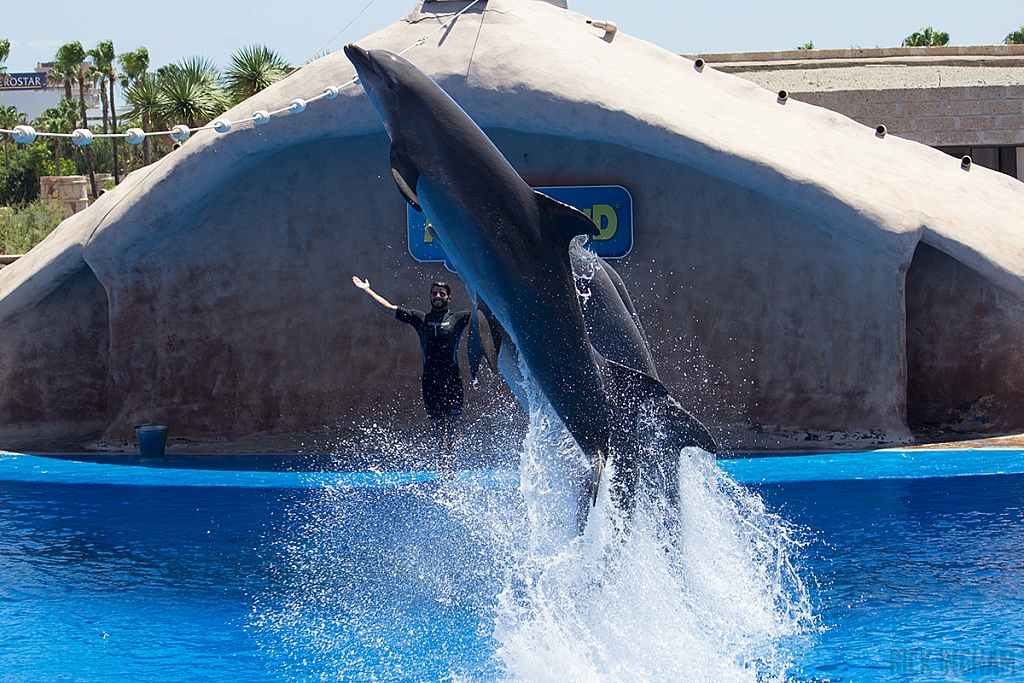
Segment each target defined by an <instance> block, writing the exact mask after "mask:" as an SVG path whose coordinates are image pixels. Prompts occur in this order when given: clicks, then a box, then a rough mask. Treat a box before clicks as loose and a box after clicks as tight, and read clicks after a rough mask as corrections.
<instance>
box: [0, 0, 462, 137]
mask: <svg viewBox="0 0 1024 683" xmlns="http://www.w3.org/2000/svg"><path fill="white" fill-rule="evenodd" d="M374 1H375V0H370V3H369V4H367V5H366V7H364V8H363V12H365V11H366V10H367V9H368V8H369V7H370V5H372V4H373V3H374ZM479 2H480V0H473V2H471V3H469V4H468V5H466V6H465V7H463V8H462V9H461V10H459V11H458V12H456V13H455V14H453V15H452V16H451V18H449V19H448V20H447V21H446V22H444V23H443V24H441V25H440V26H438V27H437V28H435V29H434V30H433V31H431V32H430V33H428V34H427V35H425V36H423V37H422V38H420V39H419V40H417V41H416V42H415V43H413V44H412V45H410V46H409V47H407V48H405V49H404V50H402V51H401V52H399V53H398V54H399V55H404V54H405V53H406V52H409V51H410V50H412V49H413V48H417V47H419V46H421V45H425V44H426V42H427V40H428V39H429V38H430V37H431V36H433V35H434V34H435V33H437V32H438V31H443V30H444V29H446V28H448V27H449V26H451V24H452V23H453V22H454V21H455V20H456V19H458V18H459V17H460V16H462V15H463V14H465V13H466V12H468V11H469V10H470V9H471V8H472V7H473V6H474V5H476V4H477V3H479ZM363 12H360V13H359V14H362V13H363ZM358 18H359V15H356V18H355V19H358ZM355 19H353V20H352V22H354V21H355ZM352 22H350V23H349V26H351V24H352ZM345 28H348V26H346V27H345ZM344 31H345V29H342V30H341V32H339V33H338V35H339V36H340V35H341V33H344ZM337 37H338V36H335V37H334V38H332V39H331V41H330V42H334V40H336V39H337ZM330 42H329V43H328V45H330ZM324 47H326V45H325V46H324ZM322 49H323V48H321V50H322ZM358 82H359V78H358V77H357V76H353V77H352V78H351V79H350V80H349V81H346V82H345V83H342V84H341V85H336V86H335V85H329V86H327V87H326V88H324V91H323V92H322V93H320V94H319V95H315V96H313V97H310V98H308V99H302V98H298V97H297V98H295V99H294V100H292V101H291V102H289V103H288V104H287V105H285V106H284V107H281V108H280V109H274V110H273V111H267V110H266V109H261V110H259V111H257V112H254V113H253V115H252V116H249V117H247V118H244V119H239V120H237V121H229V120H227V119H225V118H217V119H214V120H213V121H210V122H209V123H207V124H206V125H205V126H197V127H194V128H190V127H188V126H186V125H183V124H179V125H177V126H174V127H173V128H171V130H159V131H150V132H148V133H146V132H144V131H143V130H142V129H141V128H129V129H128V130H127V131H125V132H124V133H93V132H92V131H91V130H88V129H87V128H77V129H75V130H74V131H73V132H71V133H47V132H45V131H37V130H36V129H35V128H33V127H32V126H28V125H20V126H15V127H14V128H12V129H7V128H0V135H3V134H7V135H10V136H11V137H12V138H14V141H15V142H17V143H19V144H25V145H27V144H29V143H30V142H32V141H33V140H35V139H36V138H37V137H44V138H70V139H71V141H72V142H73V143H74V144H76V145H78V146H79V147H82V146H85V145H88V144H89V143H90V142H92V141H93V140H95V139H98V138H120V139H122V140H124V141H125V142H127V143H128V144H130V145H138V144H140V143H141V142H142V141H143V140H145V139H146V138H147V137H156V136H159V135H169V136H170V137H171V138H172V139H174V140H177V141H179V142H181V141H183V140H186V139H188V138H189V137H190V136H191V135H192V134H193V133H199V132H202V131H204V130H213V131H216V132H218V133H227V132H228V131H230V130H231V128H232V127H233V126H236V125H238V124H240V123H248V122H250V121H252V122H254V123H255V124H256V125H262V124H264V123H267V122H268V121H269V120H270V119H271V118H272V117H274V116H277V115H279V114H285V113H289V114H301V113H302V112H303V111H305V110H306V106H307V105H309V104H310V103H312V102H316V101H317V100H322V99H326V100H333V99H334V98H336V97H337V96H338V92H339V91H340V90H342V89H344V88H347V87H349V86H350V85H355V84H356V83H358Z"/></svg>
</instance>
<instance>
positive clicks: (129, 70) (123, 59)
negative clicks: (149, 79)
mask: <svg viewBox="0 0 1024 683" xmlns="http://www.w3.org/2000/svg"><path fill="white" fill-rule="evenodd" d="M117 61H118V63H119V64H120V65H121V75H120V76H119V78H118V80H119V81H120V83H121V87H122V88H129V87H131V86H132V85H133V84H134V83H135V82H136V81H139V80H143V81H144V80H146V75H147V73H148V71H149V50H147V49H146V48H144V47H139V48H136V49H135V50H132V51H131V52H125V53H123V54H120V55H118V56H117Z"/></svg>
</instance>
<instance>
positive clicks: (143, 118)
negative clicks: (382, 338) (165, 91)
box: [124, 76, 166, 166]
mask: <svg viewBox="0 0 1024 683" xmlns="http://www.w3.org/2000/svg"><path fill="white" fill-rule="evenodd" d="M124 99H125V101H126V102H127V103H128V104H130V105H131V107H132V110H131V111H130V112H129V113H128V117H129V118H131V119H138V120H139V122H140V127H141V128H142V130H144V131H145V132H147V133H149V132H151V131H152V130H153V123H154V122H156V123H158V124H159V123H162V122H163V119H164V111H165V109H166V107H165V105H164V100H163V98H162V97H161V95H160V87H159V86H158V85H157V83H156V81H155V79H154V80H151V79H149V78H146V77H144V76H141V77H137V78H135V80H134V81H133V82H132V84H131V85H130V86H128V89H127V90H125V91H124ZM149 142H150V141H149V138H148V137H147V138H146V139H145V140H143V142H142V163H143V165H145V166H148V165H149V164H150V161H151V159H150V144H149Z"/></svg>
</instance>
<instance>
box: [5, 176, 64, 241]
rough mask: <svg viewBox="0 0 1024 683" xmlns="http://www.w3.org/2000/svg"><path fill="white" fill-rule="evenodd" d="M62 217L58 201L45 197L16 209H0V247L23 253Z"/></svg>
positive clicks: (50, 230) (45, 234)
mask: <svg viewBox="0 0 1024 683" xmlns="http://www.w3.org/2000/svg"><path fill="white" fill-rule="evenodd" d="M37 187H38V186H37ZM63 217H64V210H63V208H62V207H61V205H60V202H55V201H50V200H46V199H44V200H41V201H37V202H33V203H31V204H27V205H25V206H23V207H21V208H18V209H14V208H4V209H0V249H2V250H4V251H5V252H6V253H8V254H24V253H25V252H27V251H28V250H29V249H31V248H32V247H34V246H35V245H37V244H39V243H40V242H42V241H43V238H44V237H46V236H47V235H49V234H50V233H51V232H53V229H54V228H56V227H57V226H58V225H59V224H60V222H61V220H62V219H63Z"/></svg>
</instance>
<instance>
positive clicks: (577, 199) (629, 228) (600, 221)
mask: <svg viewBox="0 0 1024 683" xmlns="http://www.w3.org/2000/svg"><path fill="white" fill-rule="evenodd" d="M533 189H535V190H537V191H538V192H543V193H544V194H546V195H548V196H549V197H551V198H552V199H557V200H558V201H560V202H563V203H565V204H568V205H570V206H575V207H576V208H577V209H579V210H580V211H582V212H583V213H585V214H586V215H587V218H589V219H590V220H592V221H594V224H595V225H597V227H598V229H599V230H600V231H601V234H600V235H597V236H595V237H591V238H590V240H589V241H588V242H587V246H588V247H589V248H590V249H591V250H592V251H593V252H594V253H596V254H597V255H598V256H600V257H601V258H607V259H619V258H625V257H626V256H628V255H629V252H631V251H632V250H633V197H631V196H630V194H629V191H628V190H627V189H626V188H624V187H622V186H621V185H580V186H565V187H535V188H533ZM406 211H407V215H408V225H409V253H410V254H412V257H413V258H414V259H416V260H417V261H420V262H422V263H441V262H447V255H446V254H445V253H444V248H443V247H442V246H441V242H440V241H439V240H438V239H437V236H436V235H435V234H434V231H433V228H432V227H431V226H430V224H429V223H428V222H427V217H426V215H424V214H422V213H420V212H419V211H416V210H415V209H413V208H412V207H411V206H409V207H407V209H406ZM447 265H448V266H449V269H450V268H451V264H447Z"/></svg>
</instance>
